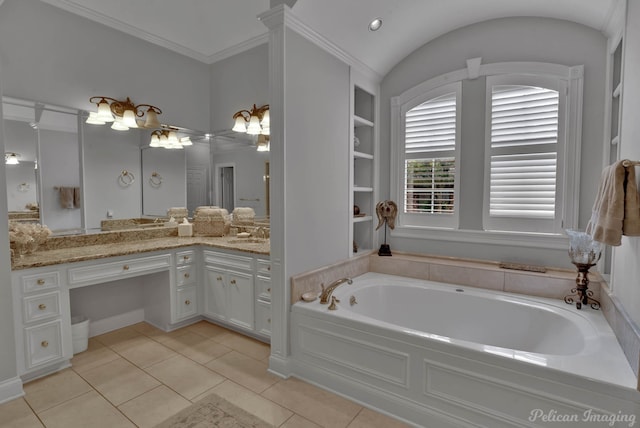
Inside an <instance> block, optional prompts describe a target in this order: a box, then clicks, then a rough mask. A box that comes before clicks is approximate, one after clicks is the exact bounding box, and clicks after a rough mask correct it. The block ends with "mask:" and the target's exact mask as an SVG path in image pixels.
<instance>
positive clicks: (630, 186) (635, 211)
mask: <svg viewBox="0 0 640 428" xmlns="http://www.w3.org/2000/svg"><path fill="white" fill-rule="evenodd" d="M624 192H625V193H624V220H623V222H622V234H623V235H626V236H640V196H639V195H638V183H637V182H636V169H635V167H634V166H633V165H631V166H628V167H627V176H626V179H625V187H624Z"/></svg>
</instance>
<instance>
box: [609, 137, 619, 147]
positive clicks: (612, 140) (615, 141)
mask: <svg viewBox="0 0 640 428" xmlns="http://www.w3.org/2000/svg"><path fill="white" fill-rule="evenodd" d="M619 142H620V137H619V136H617V135H616V136H615V137H613V138H612V139H611V145H612V146H616V145H617V144H618V143H619Z"/></svg>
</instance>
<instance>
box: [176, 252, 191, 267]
mask: <svg viewBox="0 0 640 428" xmlns="http://www.w3.org/2000/svg"><path fill="white" fill-rule="evenodd" d="M195 260H196V252H195V251H194V250H187V251H178V252H177V253H176V266H181V265H187V264H191V263H193V262H195Z"/></svg>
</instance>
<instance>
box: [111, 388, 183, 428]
mask: <svg viewBox="0 0 640 428" xmlns="http://www.w3.org/2000/svg"><path fill="white" fill-rule="evenodd" d="M190 405H191V402H190V401H188V400H185V399H184V398H183V397H182V396H180V395H179V394H177V393H176V392H174V391H172V390H171V389H169V388H167V387H166V386H164V385H162V386H159V387H157V388H155V389H153V390H151V391H149V392H146V393H144V394H142V395H141V396H139V397H136V398H134V399H133V400H130V401H127V402H126V403H124V404H121V405H120V406H119V407H118V409H119V410H120V411H121V412H122V413H124V414H125V415H127V417H128V418H129V419H131V420H132V421H133V422H134V423H135V424H136V425H137V426H138V427H140V428H146V427H153V426H155V425H157V424H159V423H160V422H162V421H164V420H165V419H168V418H170V417H171V416H173V415H175V414H176V413H178V412H179V411H181V410H182V409H184V408H186V407H188V406H190Z"/></svg>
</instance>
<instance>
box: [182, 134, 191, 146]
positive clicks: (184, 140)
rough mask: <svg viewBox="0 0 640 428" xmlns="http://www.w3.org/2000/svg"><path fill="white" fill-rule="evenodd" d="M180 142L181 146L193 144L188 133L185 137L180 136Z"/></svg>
mask: <svg viewBox="0 0 640 428" xmlns="http://www.w3.org/2000/svg"><path fill="white" fill-rule="evenodd" d="M180 144H182V145H183V146H193V142H192V141H191V138H189V136H188V135H187V136H186V137H182V138H180Z"/></svg>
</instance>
